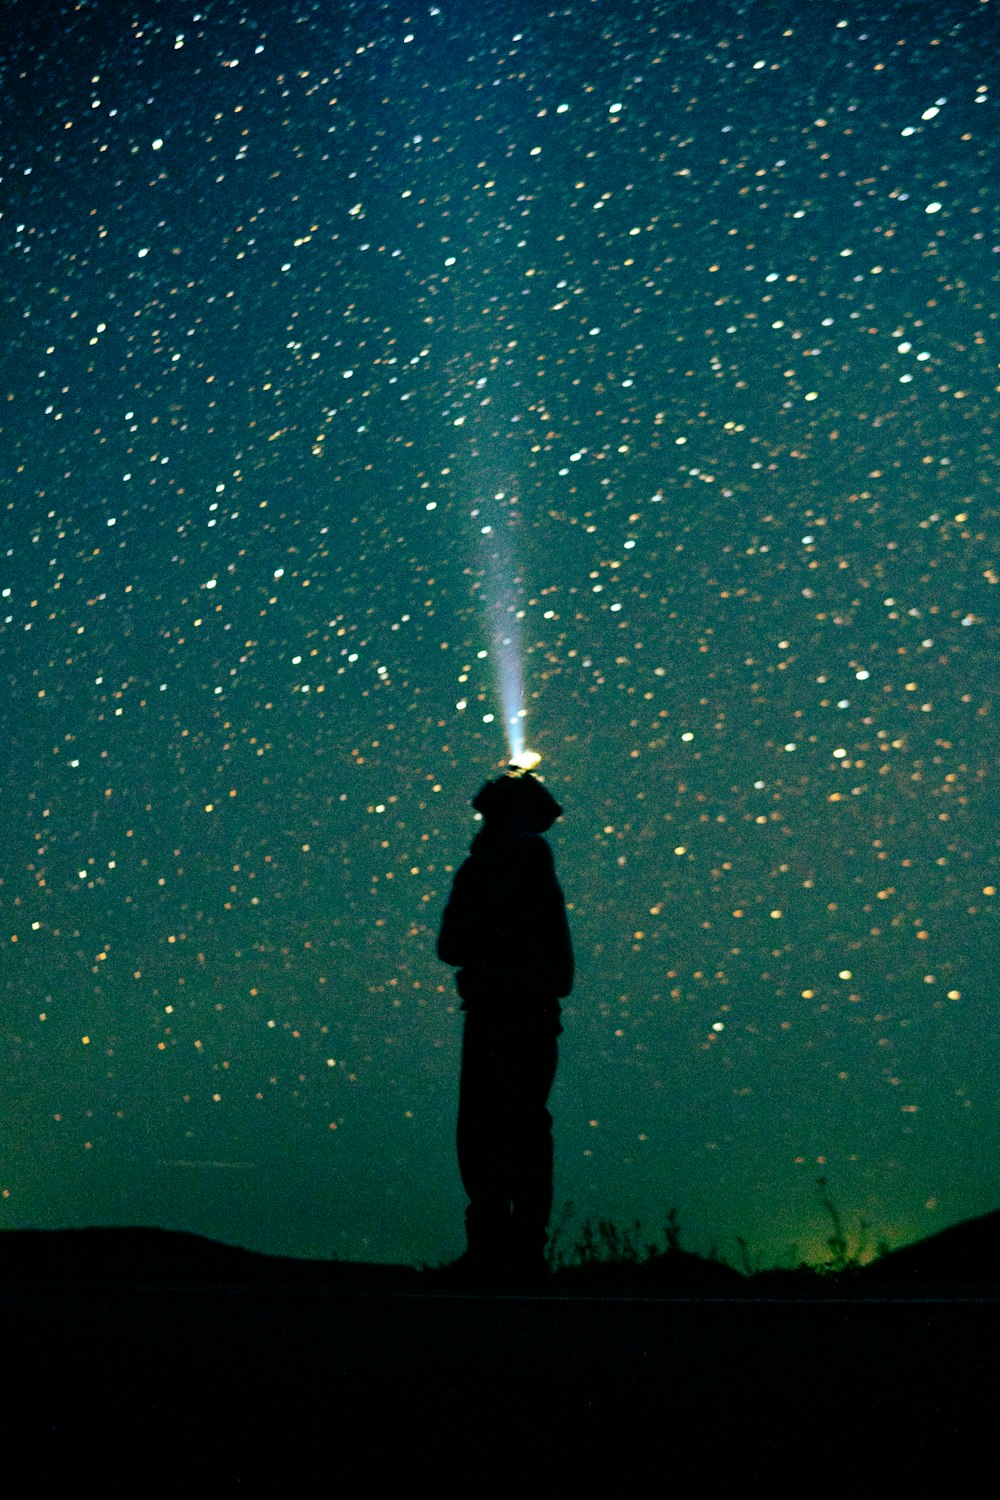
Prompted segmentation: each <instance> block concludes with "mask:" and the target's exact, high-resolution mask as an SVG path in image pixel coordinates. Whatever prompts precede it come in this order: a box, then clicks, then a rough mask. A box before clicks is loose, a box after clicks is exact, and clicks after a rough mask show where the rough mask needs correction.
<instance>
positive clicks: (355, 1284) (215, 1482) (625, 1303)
mask: <svg viewBox="0 0 1000 1500" xmlns="http://www.w3.org/2000/svg"><path fill="white" fill-rule="evenodd" d="M95 1233H97V1232H95ZM124 1233H125V1234H126V1235H127V1234H128V1233H130V1232H129V1231H125V1232H124ZM131 1233H135V1234H142V1233H144V1232H143V1231H134V1232H131ZM154 1233H155V1232H154ZM203 1243H207V1242H203ZM237 1253H238V1252H237ZM33 1259H34V1263H35V1264H36V1266H38V1267H39V1270H38V1271H37V1272H36V1273H35V1274H34V1275H31V1274H26V1272H25V1270H24V1269H23V1267H22V1268H20V1269H19V1268H17V1267H14V1266H12V1265H11V1263H10V1260H9V1259H8V1262H7V1266H6V1279H5V1280H4V1281H3V1282H2V1284H0V1310H2V1317H3V1338H4V1356H5V1357H4V1368H5V1372H6V1377H7V1385H8V1391H7V1395H6V1399H5V1403H4V1407H3V1417H2V1426H3V1438H4V1446H3V1451H4V1455H5V1457H6V1459H7V1462H8V1468H9V1466H10V1464H11V1460H12V1459H19V1460H21V1461H22V1462H26V1463H27V1464H28V1465H29V1466H30V1473H31V1476H32V1480H33V1485H32V1487H33V1488H37V1489H40V1490H41V1492H44V1489H45V1482H46V1480H49V1481H51V1480H53V1479H59V1480H66V1479H69V1480H71V1481H72V1482H74V1484H81V1483H82V1482H83V1481H84V1480H86V1481H87V1484H88V1487H95V1486H96V1487H98V1488H99V1489H100V1491H101V1493H103V1494H108V1493H111V1494H118V1493H121V1494H124V1493H129V1494H145V1493H147V1492H150V1491H155V1492H157V1493H176V1494H181V1493H184V1494H186V1493H188V1492H189V1491H192V1490H194V1491H195V1492H197V1493H201V1492H202V1491H203V1490H205V1489H206V1488H208V1486H212V1487H213V1488H214V1489H215V1490H216V1491H217V1492H218V1493H222V1494H229V1493H246V1494H269V1493H276V1494H285V1495H290V1496H297V1495H300V1494H303V1495H304V1494H307V1493H313V1492H320V1491H322V1492H324V1493H326V1492H329V1493H331V1494H332V1493H334V1492H335V1491H336V1490H337V1489H339V1488H341V1487H343V1486H344V1485H345V1484H351V1485H365V1486H368V1485H379V1484H382V1483H386V1482H392V1483H393V1484H394V1485H396V1486H398V1485H401V1484H403V1485H405V1486H406V1487H407V1489H408V1490H409V1489H412V1490H413V1491H414V1492H422V1491H423V1490H425V1489H431V1490H432V1492H433V1493H435V1494H437V1495H442V1494H451V1493H456V1494H457V1493H459V1492H462V1493H464V1492H466V1491H473V1492H478V1493H482V1494H487V1495H489V1494H494V1493H501V1492H506V1491H508V1490H509V1489H510V1488H511V1486H512V1485H516V1486H519V1487H522V1488H527V1489H529V1490H531V1491H534V1489H535V1488H536V1487H542V1486H544V1488H545V1489H546V1490H548V1491H551V1490H552V1488H553V1487H554V1486H556V1485H558V1486H559V1489H560V1491H561V1492H563V1493H566V1492H577V1493H579V1494H580V1495H581V1496H583V1495H588V1494H591V1493H594V1492H596V1491H598V1490H599V1489H603V1488H604V1487H605V1486H606V1485H607V1484H613V1485H614V1486H615V1488H616V1489H619V1488H623V1489H624V1493H625V1495H626V1496H628V1497H629V1500H631V1496H632V1495H633V1494H638V1493H640V1491H639V1490H638V1489H637V1488H636V1486H643V1487H645V1486H646V1485H650V1484H652V1485H655V1486H656V1487H657V1489H659V1488H661V1487H663V1488H665V1487H667V1486H671V1487H672V1486H674V1485H676V1484H678V1483H681V1484H692V1483H696V1484H698V1485H699V1487H700V1486H701V1485H703V1484H705V1483H706V1482H708V1483H710V1485H711V1487H712V1488H713V1489H714V1488H715V1487H717V1486H718V1485H719V1484H720V1483H729V1484H739V1485H740V1486H741V1487H742V1486H745V1485H747V1484H754V1485H759V1484H761V1483H768V1484H770V1485H772V1486H773V1485H774V1484H776V1483H780V1484H781V1485H782V1487H785V1486H787V1487H788V1488H789V1490H790V1491H791V1492H796V1493H797V1492H811V1491H816V1490H818V1491H819V1492H821V1493H824V1494H825V1493H827V1492H832V1493H836V1494H839V1495H842V1494H849V1493H851V1491H852V1490H853V1489H854V1488H855V1486H856V1485H858V1484H859V1483H863V1485H864V1487H865V1490H866V1491H869V1490H870V1489H871V1487H872V1486H873V1485H875V1484H879V1483H888V1484H890V1485H891V1486H892V1487H893V1488H892V1491H887V1493H891V1492H895V1491H896V1490H898V1488H899V1487H900V1485H901V1484H902V1483H903V1482H904V1481H906V1480H907V1479H914V1478H917V1477H920V1478H922V1479H924V1480H925V1481H926V1480H927V1478H928V1477H929V1476H930V1475H932V1474H933V1475H936V1476H938V1477H941V1478H945V1479H947V1480H948V1482H949V1485H950V1486H954V1485H955V1484H956V1482H957V1483H958V1484H959V1485H961V1483H962V1481H963V1479H964V1478H965V1477H966V1476H968V1475H970V1474H971V1469H972V1466H973V1463H974V1460H976V1459H977V1458H982V1457H983V1456H984V1455H985V1454H987V1453H988V1451H989V1444H990V1442H991V1432H992V1417H991V1416H987V1415H986V1414H988V1413H989V1411H990V1408H991V1407H992V1406H993V1404H994V1401H995V1396H996V1370H997V1359H996V1339H997V1332H998V1327H997V1323H998V1320H997V1302H996V1300H995V1299H994V1298H993V1297H991V1296H990V1295H989V1293H988V1292H986V1291H984V1290H983V1289H981V1288H980V1289H978V1290H977V1289H976V1288H969V1289H967V1290H966V1291H965V1292H964V1293H962V1294H961V1295H955V1294H954V1293H953V1292H952V1293H951V1294H950V1295H948V1296H947V1297H945V1296H944V1295H942V1296H940V1297H938V1296H936V1295H935V1294H934V1293H933V1292H930V1293H928V1294H927V1295H924V1296H922V1297H920V1298H916V1297H914V1296H912V1295H905V1294H901V1293H900V1291H899V1290H898V1288H895V1289H894V1288H892V1287H891V1286H887V1287H885V1288H883V1290H882V1291H881V1292H876V1291H874V1289H872V1290H870V1291H869V1292H867V1294H866V1295H865V1296H864V1297H861V1298H858V1297H851V1296H845V1295H843V1293H839V1294H835V1295H833V1296H830V1297H827V1298H822V1297H816V1296H813V1295H804V1294H801V1293H800V1294H799V1295H797V1296H795V1297H789V1296H787V1295H784V1294H778V1295H775V1296H774V1297H769V1296H767V1295H766V1294H762V1295H760V1296H758V1295H756V1294H753V1293H751V1292H748V1290H746V1289H744V1290H743V1291H741V1293H740V1295H738V1296H733V1295H729V1294H728V1293H727V1292H726V1291H724V1290H722V1289H716V1290H715V1291H714V1292H713V1293H712V1294H710V1295H689V1294H686V1293H685V1292H684V1291H683V1290H674V1291H673V1292H672V1293H669V1294H668V1293H666V1292H664V1293H657V1292H655V1291H652V1290H647V1291H646V1292H644V1293H639V1292H635V1291H630V1290H628V1289H622V1288H619V1289H617V1290H616V1289H615V1288H614V1287H613V1286H611V1285H610V1284H608V1285H606V1286H605V1287H603V1288H602V1289H601V1290H600V1291H599V1292H597V1293H595V1292H594V1291H593V1290H591V1291H588V1290H586V1289H585V1288H582V1287H579V1286H578V1287H576V1288H571V1289H569V1290H567V1291H565V1292H561V1291H560V1290H559V1288H558V1285H550V1286H549V1287H547V1288H545V1289H543V1290H541V1291H539V1292H537V1293H530V1292H527V1291H525V1292H520V1293H519V1292H516V1291H512V1290H507V1291H494V1292H491V1291H487V1290H482V1291H474V1290H461V1289H452V1288H448V1287H443V1288H440V1289H439V1288H437V1287H435V1286H434V1285H433V1284H431V1283H428V1281H427V1279H426V1278H420V1277H418V1276H417V1274H416V1273H414V1272H408V1271H407V1270H405V1268H404V1269H400V1270H399V1271H398V1272H396V1273H393V1272H392V1271H391V1270H389V1269H387V1268H383V1269H382V1270H379V1268H367V1273H366V1272H365V1271H364V1270H363V1269H362V1268H358V1269H357V1270H356V1271H355V1272H354V1273H350V1272H347V1273H346V1274H345V1275H344V1276H343V1277H342V1278H341V1279H340V1281H339V1283H335V1282H332V1281H328V1282H327V1283H326V1284H316V1285H313V1286H310V1285H308V1284H306V1283H302V1284H299V1285H295V1286H291V1285H287V1284H286V1285H284V1286H282V1285H278V1284H271V1285H268V1284H265V1283H264V1282H263V1281H261V1280H260V1278H259V1277H258V1280H257V1284H250V1283H249V1281H248V1279H247V1278H243V1281H242V1284H240V1283H239V1282H237V1281H233V1282H231V1283H230V1284H220V1283H219V1282H218V1281H216V1283H215V1284H210V1280H209V1279H205V1280H203V1282H202V1284H200V1285H199V1284H194V1283H193V1282H192V1281H191V1280H190V1279H188V1284H183V1282H182V1283H180V1284H178V1283H177V1282H176V1281H175V1283H174V1284H169V1279H168V1283H167V1284H156V1283H154V1282H151V1281H149V1280H148V1276H147V1283H146V1284H141V1279H140V1280H137V1279H136V1278H135V1277H133V1278H131V1284H130V1282H129V1280H127V1279H122V1278H121V1276H119V1277H118V1279H117V1280H116V1279H106V1280H103V1281H102V1280H100V1279H98V1278H96V1277H95V1276H94V1275H93V1274H87V1275H84V1276H81V1278H79V1279H76V1280H69V1279H66V1278H65V1277H63V1279H59V1277H58V1276H57V1275H55V1274H53V1272H54V1270H55V1269H56V1268H55V1267H54V1266H49V1267H48V1268H46V1267H45V1266H44V1264H43V1261H44V1257H43V1258H42V1261H39V1260H38V1258H37V1256H35V1257H33ZM0 1269H3V1268H2V1267H0ZM112 1269H113V1267H112ZM140 1269H141V1268H140ZM146 1269H147V1273H148V1271H149V1270H151V1269H152V1264H148V1265H147V1268H146ZM984 1417H985V1418H986V1420H985V1425H984Z"/></svg>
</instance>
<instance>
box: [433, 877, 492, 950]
mask: <svg viewBox="0 0 1000 1500" xmlns="http://www.w3.org/2000/svg"><path fill="white" fill-rule="evenodd" d="M477 886H478V881H477V879H476V872H475V870H474V868H472V861H471V860H468V859H467V860H466V861H465V863H464V864H462V865H460V866H459V868H458V871H457V873H456V875H455V879H454V882H453V884H452V887H451V895H450V896H449V897H448V904H447V906H446V907H445V909H444V916H443V917H442V918H441V931H440V932H439V933H438V941H437V955H438V958H439V959H440V960H441V961H442V963H446V964H451V965H452V967H453V968H461V967H462V966H464V965H465V964H469V963H471V962H472V961H473V959H474V957H475V949H476V940H477V936H478V929H479V922H480V912H479V907H480V904H481V903H480V902H479V901H478V900H477V899H476V888H477Z"/></svg>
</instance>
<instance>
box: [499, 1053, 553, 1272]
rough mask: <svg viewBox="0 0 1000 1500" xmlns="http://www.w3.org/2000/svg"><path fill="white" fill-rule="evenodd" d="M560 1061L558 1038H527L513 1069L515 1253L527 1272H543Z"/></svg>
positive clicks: (511, 1158) (511, 1132) (511, 1122)
mask: <svg viewBox="0 0 1000 1500" xmlns="http://www.w3.org/2000/svg"><path fill="white" fill-rule="evenodd" d="M556 1062H557V1044H556V1038H555V1037H554V1036H551V1035H545V1034H541V1035H538V1034H535V1035H531V1036H529V1037H528V1038H527V1039H526V1045H525V1046H524V1048H523V1052H522V1054H521V1057H520V1066H519V1068H518V1069H517V1070H514V1078H515V1080H516V1085H515V1087H514V1088H513V1089H512V1101H511V1102H512V1107H511V1112H510V1120H509V1137H508V1139H509V1158H508V1159H509V1163H510V1174H511V1198H512V1221H511V1255H512V1258H513V1259H514V1261H515V1262H516V1263H517V1264H518V1265H520V1266H521V1267H523V1268H524V1269H529V1270H539V1271H541V1270H544V1268H545V1246H546V1243H547V1239H548V1236H547V1231H548V1225H549V1219H550V1218H551V1215H552V1168H553V1141H552V1116H551V1115H550V1113H549V1111H548V1109H547V1108H546V1103H547V1101H548V1097H549V1093H550V1091H551V1088H552V1083H553V1080H554V1078H555V1072H556Z"/></svg>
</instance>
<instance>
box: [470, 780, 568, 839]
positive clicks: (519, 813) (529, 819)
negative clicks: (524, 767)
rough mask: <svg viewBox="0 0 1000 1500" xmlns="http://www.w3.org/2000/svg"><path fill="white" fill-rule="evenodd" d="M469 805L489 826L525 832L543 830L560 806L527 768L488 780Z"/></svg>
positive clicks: (544, 830)
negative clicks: (512, 774)
mask: <svg viewBox="0 0 1000 1500" xmlns="http://www.w3.org/2000/svg"><path fill="white" fill-rule="evenodd" d="M472 805H473V807H474V808H475V809H476V812H478V813H481V814H482V816H483V822H484V823H485V824H486V826H487V827H488V828H490V829H495V828H502V827H503V828H512V829H513V828H517V829H523V830H524V831H525V832H526V833H545V832H547V830H548V829H550V828H551V827H552V825H553V823H554V822H555V821H556V818H559V817H561V816H562V808H561V807H560V806H559V803H558V802H557V801H556V799H555V798H554V797H553V796H552V793H551V792H549V791H547V790H546V788H545V787H544V786H543V785H542V783H541V782H540V781H539V780H538V778H537V777H535V776H532V774H531V772H530V771H524V772H522V773H521V774H520V775H518V776H511V775H509V774H507V775H504V776H498V777H497V778H496V780H495V781H487V783H486V785H485V786H483V787H482V788H481V789H480V790H479V791H478V792H477V793H476V795H475V796H474V797H473V799H472Z"/></svg>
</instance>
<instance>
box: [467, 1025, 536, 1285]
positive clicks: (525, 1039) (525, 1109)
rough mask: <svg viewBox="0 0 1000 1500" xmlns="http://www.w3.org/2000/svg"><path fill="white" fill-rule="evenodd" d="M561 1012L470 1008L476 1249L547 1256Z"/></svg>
mask: <svg viewBox="0 0 1000 1500" xmlns="http://www.w3.org/2000/svg"><path fill="white" fill-rule="evenodd" d="M558 1031H559V1021H558V1011H553V1010H552V1009H542V1010H538V1011H535V1010H531V1011H526V1010H524V1009H521V1010H518V1009H515V1008H513V1007H512V1008H510V1009H500V1007H499V1006H497V1007H496V1008H495V1009H482V1010H474V1011H473V1010H470V1011H468V1012H467V1013H466V1018H465V1034H464V1037H463V1040H462V1079H461V1086H460V1089H459V1103H458V1165H459V1170H460V1172H461V1174H462V1183H463V1186H464V1187H465V1191H466V1193H467V1194H468V1196H469V1206H468V1208H467V1209H466V1214H465V1224H466V1232H467V1235H468V1243H469V1252H470V1254H472V1255H474V1256H476V1257H477V1258H480V1257H481V1258H482V1259H484V1260H489V1261H497V1262H510V1261H514V1262H518V1261H531V1260H540V1259H541V1258H542V1256H543V1254H544V1250H545V1243H546V1230H547V1228H548V1223H549V1217H550V1215H551V1212H552V1116H551V1115H550V1114H549V1112H548V1110H547V1109H546V1107H545V1106H546V1102H547V1100H548V1097H549V1090H550V1089H551V1087H552V1081H553V1079H554V1078H555V1072H556V1061H557V1045H556V1036H557V1034H558Z"/></svg>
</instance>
